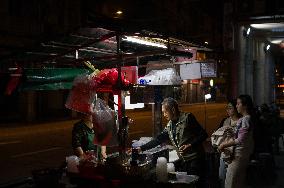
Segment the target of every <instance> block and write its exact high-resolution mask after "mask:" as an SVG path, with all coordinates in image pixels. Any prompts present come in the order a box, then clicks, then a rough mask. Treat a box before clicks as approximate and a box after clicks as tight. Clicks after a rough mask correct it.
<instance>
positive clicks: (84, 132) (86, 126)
mask: <svg viewBox="0 0 284 188" xmlns="http://www.w3.org/2000/svg"><path fill="white" fill-rule="evenodd" d="M79 117H80V118H81V120H80V121H79V122H77V123H75V124H74V126H73V130H72V147H73V151H74V154H75V155H77V156H78V157H80V158H83V159H84V158H85V157H86V154H87V152H88V151H94V152H98V153H99V154H100V155H99V156H98V157H99V158H101V159H104V158H106V157H107V155H106V146H96V145H94V144H93V140H94V137H95V132H94V130H93V122H92V115H88V114H83V113H79Z"/></svg>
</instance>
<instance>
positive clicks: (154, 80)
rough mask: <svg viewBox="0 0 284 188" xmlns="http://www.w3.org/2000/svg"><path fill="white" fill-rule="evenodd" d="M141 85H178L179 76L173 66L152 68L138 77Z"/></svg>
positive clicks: (179, 82)
mask: <svg viewBox="0 0 284 188" xmlns="http://www.w3.org/2000/svg"><path fill="white" fill-rule="evenodd" d="M138 84H141V85H180V84H181V78H180V76H179V75H178V74H177V72H176V70H175V69H174V68H167V69H162V70H152V71H150V72H149V73H148V74H147V75H145V76H143V77H140V78H139V79H138Z"/></svg>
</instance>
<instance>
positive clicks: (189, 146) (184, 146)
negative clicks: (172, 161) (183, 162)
mask: <svg viewBox="0 0 284 188" xmlns="http://www.w3.org/2000/svg"><path fill="white" fill-rule="evenodd" d="M189 148H191V144H184V145H182V146H181V147H180V148H179V153H180V154H181V155H182V154H183V153H184V152H185V151H186V150H187V149H189Z"/></svg>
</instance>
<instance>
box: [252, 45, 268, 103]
mask: <svg viewBox="0 0 284 188" xmlns="http://www.w3.org/2000/svg"><path fill="white" fill-rule="evenodd" d="M263 49H264V42H261V41H257V42H256V50H255V53H256V54H255V58H256V62H255V65H254V74H255V76H254V82H255V84H254V95H253V96H254V103H255V104H256V105H261V104H262V103H263V101H264V96H265V92H267V91H265V87H264V85H265V82H266V81H265V74H264V71H265V53H264V50H263Z"/></svg>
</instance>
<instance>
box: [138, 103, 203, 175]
mask: <svg viewBox="0 0 284 188" xmlns="http://www.w3.org/2000/svg"><path fill="white" fill-rule="evenodd" d="M162 112H163V115H164V116H165V118H166V119H167V120H168V121H169V122H168V124H167V126H166V127H165V129H164V130H163V131H162V132H161V133H160V134H159V135H158V136H157V138H155V139H154V140H152V141H150V142H149V143H147V144H145V145H143V146H141V147H140V148H138V149H139V150H141V151H144V150H147V149H151V148H153V147H156V146H157V145H159V144H161V143H163V142H166V141H168V140H170V141H171V143H172V145H173V146H174V148H175V149H176V150H177V153H178V155H179V157H180V159H182V160H181V161H182V165H181V169H179V170H183V171H186V172H187V173H188V174H192V175H198V176H202V175H203V173H204V168H203V167H204V163H205V155H204V149H203V145H202V142H203V141H204V140H206V138H207V137H208V135H207V133H206V131H205V130H204V129H203V128H202V127H201V126H200V124H199V123H198V122H197V120H196V119H195V117H194V115H193V114H191V113H184V112H181V111H180V110H179V107H178V103H177V101H176V100H174V99H173V98H166V99H164V101H163V103H162Z"/></svg>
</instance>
